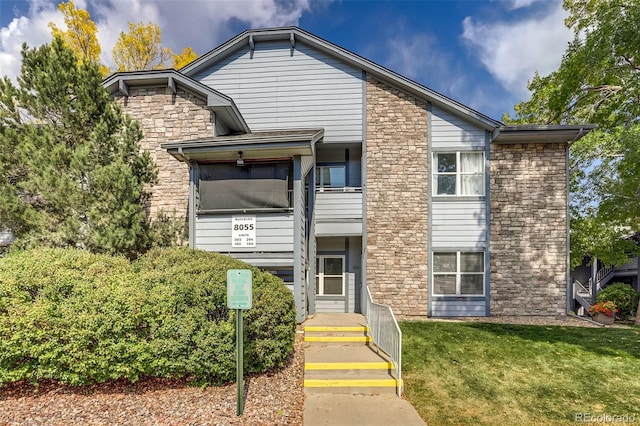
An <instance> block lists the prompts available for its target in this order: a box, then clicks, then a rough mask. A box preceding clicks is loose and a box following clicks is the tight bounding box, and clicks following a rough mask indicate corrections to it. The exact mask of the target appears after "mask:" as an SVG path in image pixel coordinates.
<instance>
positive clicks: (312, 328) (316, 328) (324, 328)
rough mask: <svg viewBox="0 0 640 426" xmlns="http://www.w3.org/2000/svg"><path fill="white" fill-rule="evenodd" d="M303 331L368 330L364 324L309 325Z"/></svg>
mask: <svg viewBox="0 0 640 426" xmlns="http://www.w3.org/2000/svg"><path fill="white" fill-rule="evenodd" d="M304 331H369V327H367V326H364V325H357V326H344V327H343V326H323V325H310V326H307V327H305V328H304Z"/></svg>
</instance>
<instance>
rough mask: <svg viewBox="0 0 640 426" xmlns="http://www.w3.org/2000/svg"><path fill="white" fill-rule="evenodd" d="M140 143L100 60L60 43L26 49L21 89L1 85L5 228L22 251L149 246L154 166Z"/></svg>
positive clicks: (0, 177) (1, 214)
mask: <svg viewBox="0 0 640 426" xmlns="http://www.w3.org/2000/svg"><path fill="white" fill-rule="evenodd" d="M141 138H142V132H141V130H140V127H139V125H138V124H137V123H136V122H133V121H132V120H131V119H130V118H128V116H127V115H125V114H124V113H123V112H122V110H121V109H120V107H119V106H118V104H117V103H116V102H115V101H113V100H112V99H111V97H110V96H109V94H108V93H107V92H106V91H105V89H104V88H103V87H102V76H101V74H100V72H99V69H98V66H97V64H96V63H95V62H94V61H79V60H78V58H77V57H76V55H75V54H74V52H73V50H71V49H70V48H68V47H66V43H65V42H64V41H63V40H62V39H61V38H55V39H54V40H53V42H52V43H51V44H47V45H43V46H41V47H38V48H34V49H28V48H27V46H26V45H25V46H24V47H23V51H22V69H21V74H20V76H19V77H18V86H14V84H13V83H12V82H11V81H10V80H9V79H8V78H7V77H5V78H3V79H2V80H0V223H2V225H3V227H4V228H8V230H9V231H11V232H12V233H13V234H14V235H15V236H16V237H17V238H18V240H17V242H16V243H15V244H16V245H18V246H34V245H48V246H62V247H66V246H68V247H83V248H86V249H89V250H92V251H94V252H106V253H126V254H129V253H131V252H132V251H137V250H141V249H143V248H144V247H146V246H148V245H149V238H148V235H149V224H148V221H147V215H146V213H145V209H144V206H143V203H144V201H145V199H146V197H147V192H146V191H145V187H146V186H147V185H149V184H152V183H153V182H154V181H155V167H154V164H153V162H152V160H151V158H150V156H149V154H148V153H143V152H141V151H140V144H139V142H140V139H141Z"/></svg>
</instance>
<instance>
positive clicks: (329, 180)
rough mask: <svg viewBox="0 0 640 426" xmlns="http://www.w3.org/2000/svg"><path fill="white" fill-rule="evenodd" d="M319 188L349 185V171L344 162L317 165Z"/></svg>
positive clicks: (317, 183) (317, 184)
mask: <svg viewBox="0 0 640 426" xmlns="http://www.w3.org/2000/svg"><path fill="white" fill-rule="evenodd" d="M316 186H317V187H318V188H344V187H345V186H347V171H346V167H345V166H344V164H338V165H330V166H318V167H316Z"/></svg>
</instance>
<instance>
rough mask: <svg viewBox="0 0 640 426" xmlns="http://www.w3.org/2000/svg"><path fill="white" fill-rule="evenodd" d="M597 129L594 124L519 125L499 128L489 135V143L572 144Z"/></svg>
mask: <svg viewBox="0 0 640 426" xmlns="http://www.w3.org/2000/svg"><path fill="white" fill-rule="evenodd" d="M596 127H598V126H597V125H595V124H581V125H519V126H500V127H497V128H496V129H494V130H493V132H492V133H491V143H495V144H530V143H569V144H570V143H573V142H575V141H577V140H578V139H580V138H581V137H583V136H584V135H586V134H587V133H589V132H590V131H592V130H593V129H595V128H596Z"/></svg>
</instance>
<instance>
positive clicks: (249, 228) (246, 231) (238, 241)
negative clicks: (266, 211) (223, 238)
mask: <svg viewBox="0 0 640 426" xmlns="http://www.w3.org/2000/svg"><path fill="white" fill-rule="evenodd" d="M255 246H256V217H255V216H233V217H232V218H231V247H234V248H243V247H255Z"/></svg>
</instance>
